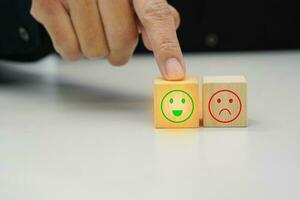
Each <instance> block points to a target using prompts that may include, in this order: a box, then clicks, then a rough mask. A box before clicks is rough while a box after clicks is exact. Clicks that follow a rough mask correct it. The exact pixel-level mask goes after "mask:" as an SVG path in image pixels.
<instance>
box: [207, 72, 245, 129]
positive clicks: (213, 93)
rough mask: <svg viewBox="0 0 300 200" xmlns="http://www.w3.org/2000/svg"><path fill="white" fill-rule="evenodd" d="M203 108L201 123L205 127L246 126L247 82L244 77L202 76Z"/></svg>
mask: <svg viewBox="0 0 300 200" xmlns="http://www.w3.org/2000/svg"><path fill="white" fill-rule="evenodd" d="M203 109H204V117H203V124H204V126H206V127H245V126H247V124H248V123H247V121H248V120H247V82H246V79H245V77H243V76H207V77H204V78H203Z"/></svg>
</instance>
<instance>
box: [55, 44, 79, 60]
mask: <svg viewBox="0 0 300 200" xmlns="http://www.w3.org/2000/svg"><path fill="white" fill-rule="evenodd" d="M54 48H55V49H56V51H57V52H58V53H59V54H61V55H62V57H63V58H64V59H66V60H70V61H73V60H78V59H80V58H81V53H80V49H79V47H78V44H77V43H76V42H69V41H63V40H57V39H56V40H55V42H54Z"/></svg>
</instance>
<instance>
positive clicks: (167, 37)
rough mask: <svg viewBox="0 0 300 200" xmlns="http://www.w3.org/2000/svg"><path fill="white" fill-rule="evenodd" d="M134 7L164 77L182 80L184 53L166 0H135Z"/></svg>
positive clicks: (183, 74)
mask: <svg viewBox="0 0 300 200" xmlns="http://www.w3.org/2000/svg"><path fill="white" fill-rule="evenodd" d="M133 5H134V9H135V11H136V13H137V16H138V18H139V20H140V22H141V24H142V26H143V28H144V30H145V31H146V34H147V36H148V38H149V42H150V44H151V46H152V49H153V52H154V56H155V58H156V61H157V64H158V66H159V68H160V71H161V73H162V75H163V77H164V78H165V79H167V80H181V79H183V78H184V76H185V66H184V62H183V55H182V51H181V49H180V45H179V42H178V38H177V34H176V25H175V22H174V19H173V15H172V12H171V10H170V8H169V5H168V3H167V1H166V0H133Z"/></svg>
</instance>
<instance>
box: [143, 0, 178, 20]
mask: <svg viewBox="0 0 300 200" xmlns="http://www.w3.org/2000/svg"><path fill="white" fill-rule="evenodd" d="M171 14H172V13H171V10H170V8H169V6H168V4H167V3H166V2H164V1H158V0H152V1H151V0H150V1H147V3H145V5H144V7H143V9H142V16H143V17H142V21H143V22H145V23H147V22H150V23H151V22H153V20H164V19H165V18H166V17H168V16H170V15H171Z"/></svg>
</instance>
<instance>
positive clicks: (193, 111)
mask: <svg viewBox="0 0 300 200" xmlns="http://www.w3.org/2000/svg"><path fill="white" fill-rule="evenodd" d="M154 123H155V127H156V128H195V127H199V82H198V79H196V78H186V79H185V80H183V81H165V80H162V79H155V81H154Z"/></svg>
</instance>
